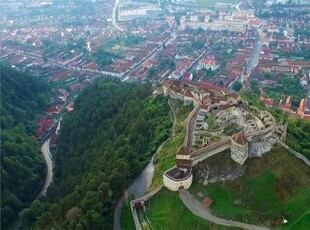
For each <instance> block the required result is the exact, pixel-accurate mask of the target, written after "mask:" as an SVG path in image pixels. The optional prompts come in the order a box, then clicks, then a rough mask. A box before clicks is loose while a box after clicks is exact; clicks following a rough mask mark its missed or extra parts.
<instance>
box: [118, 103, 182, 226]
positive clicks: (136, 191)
mask: <svg viewBox="0 0 310 230" xmlns="http://www.w3.org/2000/svg"><path fill="white" fill-rule="evenodd" d="M168 103H169V106H170V108H171V110H172V112H173V118H174V121H173V126H172V136H174V128H175V124H176V117H175V113H174V110H173V107H172V106H171V104H170V101H169V102H168ZM166 141H167V140H166ZM166 141H164V142H163V143H162V144H161V145H160V146H159V147H158V149H157V151H156V153H155V154H154V156H153V157H152V159H151V161H150V163H149V164H148V165H147V166H146V167H145V168H144V170H143V171H142V173H141V174H140V175H139V176H138V177H137V178H136V179H135V181H134V182H133V183H132V184H131V185H130V186H129V188H128V190H127V191H126V192H125V193H124V195H123V196H122V197H121V199H120V201H119V202H118V204H117V206H116V208H115V212H114V222H113V228H114V230H119V229H120V228H121V215H122V209H123V207H124V204H125V202H126V201H127V199H128V197H129V196H131V195H134V196H135V198H136V199H137V198H140V197H143V196H144V194H145V193H146V191H147V190H148V189H149V187H150V185H151V183H152V180H153V176H154V171H155V165H154V162H153V160H154V158H155V157H156V155H157V154H158V153H159V152H160V151H161V149H162V148H163V146H164V144H165V143H166Z"/></svg>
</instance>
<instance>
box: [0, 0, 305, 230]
mask: <svg viewBox="0 0 310 230" xmlns="http://www.w3.org/2000/svg"><path fill="white" fill-rule="evenodd" d="M0 6H1V9H2V10H1V11H2V12H1V13H2V17H1V19H0V22H1V23H0V28H1V47H0V62H1V63H3V64H5V65H8V66H10V67H12V68H14V69H16V70H18V71H20V72H23V73H25V74H29V75H33V76H35V77H37V78H39V79H42V80H44V81H46V82H48V84H49V85H51V86H52V87H53V89H54V91H53V95H52V96H51V97H50V98H49V104H48V107H47V108H45V110H44V113H43V114H41V116H40V118H39V119H38V124H37V128H36V131H35V135H36V138H37V139H38V140H39V141H41V142H42V143H46V140H47V139H50V141H48V144H47V145H48V146H50V147H51V148H53V147H55V148H54V149H56V147H57V145H56V139H57V135H58V132H59V130H60V125H61V120H62V116H63V114H64V113H72V112H73V111H74V109H76V110H77V108H78V106H76V107H75V104H77V101H75V99H76V98H77V97H78V96H79V95H80V93H81V92H82V91H83V90H84V89H86V88H87V87H89V86H91V85H92V84H93V83H94V82H96V80H98V79H100V78H103V79H105V78H111V79H112V78H113V79H119V81H120V82H128V83H137V85H144V84H150V85H152V90H153V91H152V92H153V96H154V97H156V96H157V95H163V96H165V99H167V100H168V102H169V103H168V102H167V103H168V104H169V106H170V109H171V110H172V111H173V117H174V122H175V123H176V122H177V120H178V119H177V118H176V113H177V112H176V111H177V109H175V108H174V107H173V105H171V103H172V104H173V103H176V104H177V103H178V102H175V101H181V105H182V106H184V107H186V106H187V107H188V108H190V110H189V112H188V114H186V113H184V114H182V115H183V116H186V117H185V120H184V121H183V123H184V127H185V131H184V133H185V138H183V139H182V138H181V137H179V139H180V140H181V139H182V141H181V142H180V143H181V145H178V146H177V149H178V150H177V151H175V152H174V153H173V154H175V156H173V159H174V160H175V165H174V166H173V167H172V168H171V167H168V168H164V169H162V170H163V171H162V172H160V178H161V179H160V183H161V184H162V185H161V187H160V188H159V190H158V188H157V189H156V190H154V191H153V192H152V194H151V195H150V196H148V195H146V198H145V197H142V198H138V199H132V201H131V202H130V205H131V206H130V208H131V213H132V216H133V219H134V222H135V223H134V224H135V227H136V228H137V229H152V228H151V227H150V226H148V225H149V223H148V222H149V221H148V220H145V219H144V217H143V216H144V215H146V214H145V213H146V212H145V210H143V211H141V207H143V208H145V206H144V205H145V203H148V202H150V200H151V199H150V198H151V197H153V196H155V195H156V194H157V193H158V192H159V191H160V190H161V189H162V188H164V187H166V188H167V190H170V191H181V192H180V193H179V196H180V197H181V199H182V200H183V203H184V204H185V205H186V207H187V208H189V209H190V210H191V211H192V213H196V214H195V215H197V216H199V215H200V214H199V208H197V209H196V207H195V208H190V207H189V206H188V205H187V203H186V201H185V200H189V199H190V198H189V196H188V194H187V193H186V192H184V189H189V188H190V187H191V186H192V183H193V181H194V176H195V179H196V180H200V181H201V180H202V181H204V183H206V184H207V183H208V180H210V178H208V176H209V175H207V176H206V175H204V169H203V167H207V166H201V165H202V164H201V162H202V161H205V160H206V159H210V158H211V157H214V156H218V153H222V152H223V151H226V150H229V151H230V152H229V153H230V155H229V157H228V158H229V159H230V158H231V160H233V163H236V165H238V166H236V165H234V167H239V166H240V168H242V166H243V165H244V164H245V162H246V161H248V159H250V158H254V157H261V156H262V154H264V153H266V152H269V151H271V149H272V148H273V146H281V148H284V149H286V150H287V151H289V152H291V153H293V154H294V155H295V156H297V157H298V158H300V159H302V160H303V161H304V162H306V164H309V160H307V159H306V157H305V156H301V157H300V155H302V154H300V153H299V152H300V151H301V150H296V149H295V148H293V147H292V146H291V145H290V144H289V143H287V144H285V142H286V138H287V132H288V121H287V119H286V118H294V119H295V118H300V119H302V120H310V14H309V12H310V2H309V0H298V1H297V0H239V1H238V0H230V1H227V0H225V1H221V0H206V1H202V0H143V1H138V0H116V1H110V0H85V1H73V0H69V1H65V0H45V1H39V0H23V1H22V0H9V1H3V2H1V3H0ZM75 102H76V103H75ZM168 108H169V107H168ZM188 108H187V109H188ZM183 109H184V108H183ZM184 111H186V109H184ZM279 114H281V115H279ZM71 115H72V114H71ZM278 115H279V116H280V118H279V116H278ZM282 115H283V116H282ZM284 116H285V119H284V118H283V117H284ZM178 122H180V121H178ZM180 123H182V122H180ZM174 126H175V124H173V127H174ZM173 132H174V131H172V133H173ZM173 135H175V133H173V134H172V137H173ZM164 143H165V142H164ZM164 143H163V144H164ZM180 143H179V144H180ZM174 147H176V146H174ZM299 147H300V146H299ZM160 148H161V147H159V149H160ZM293 149H294V150H293ZM298 151H299V152H298ZM306 151H308V150H306ZM159 152H160V150H159ZM156 154H157V151H156ZM156 154H155V155H156ZM155 155H154V156H155ZM153 158H156V157H153ZM153 158H152V160H151V163H152V162H153V160H154V159H153ZM156 160H157V159H156ZM156 160H154V162H155V161H156ZM307 162H308V163H307ZM51 167H52V166H51ZM153 167H154V166H153ZM208 167H209V166H208ZM240 168H238V169H240ZM195 170H196V172H197V171H198V173H196V174H195V173H194V171H195ZM240 170H243V168H242V169H240ZM224 171H225V170H223V172H221V173H222V174H221V175H220V176H221V178H220V179H219V178H216V179H214V181H225V175H224V176H223V174H225V173H224ZM155 173H156V172H155ZM238 173H239V174H238ZM238 173H236V174H238V175H237V176H236V177H235V178H238V177H240V176H241V174H242V173H243V172H242V173H240V172H238ZM197 175H198V176H197ZM201 175H203V176H201ZM217 176H218V175H217ZM220 176H218V177H220ZM226 176H227V175H226ZM229 176H231V175H229ZM227 177H228V176H227ZM223 178H224V179H223ZM138 179H139V178H138ZM151 180H152V179H151ZM151 182H152V181H151ZM151 182H150V183H151ZM196 187H197V185H194V188H192V187H191V189H193V190H191V191H194V190H195V189H196ZM129 190H130V189H129ZM45 191H46V190H45ZM182 191H183V192H182ZM126 192H127V191H125V193H124V194H125V195H124V197H126ZM146 192H147V191H144V194H143V195H145V194H146ZM201 197H203V195H202V196H201ZM144 198H145V199H144ZM122 199H123V198H122ZM126 199H128V197H126ZM124 200H125V198H124ZM122 202H123V203H122ZM212 202H213V201H212V199H211V198H210V197H207V196H205V198H204V199H203V201H202V204H203V205H204V206H207V207H210V206H211V205H212ZM234 202H235V203H236V204H237V205H240V203H241V201H239V200H237V201H234ZM120 203H121V207H120V210H122V208H123V206H124V204H125V201H122V200H121V201H120ZM189 203H191V204H192V203H194V202H189ZM199 205H200V206H201V204H199ZM199 205H198V206H199ZM198 206H197V207H198ZM200 206H199V207H200ZM118 208H119V207H117V208H116V211H115V217H114V218H116V221H115V219H114V221H115V222H114V229H120V223H119V222H120V214H119V216H117V210H118ZM251 211H252V210H251ZM120 212H121V211H120ZM139 212H140V213H139ZM148 212H149V210H148ZM141 213H142V214H141ZM197 213H198V214H197ZM141 215H142V217H141ZM201 215H202V214H201ZM208 215H209V216H208ZM130 216H131V215H130ZM206 216H207V217H206V218H204V217H203V216H201V217H203V218H204V219H206V220H208V221H211V222H213V223H216V224H220V225H226V226H231V227H233V226H234V227H244V228H252V227H255V228H256V227H257V229H265V228H263V227H259V226H258V224H260V226H261V225H262V223H263V222H260V221H258V222H257V223H258V224H257V226H255V225H250V224H245V223H244V224H245V225H242V223H240V222H234V221H233V222H231V220H228V222H227V220H226V219H223V220H222V219H218V220H217V221H218V222H216V221H212V218H217V217H215V216H212V214H210V213H209V214H207V215H206ZM210 216H211V217H210ZM117 218H118V219H117ZM208 218H209V219H208ZM223 218H224V217H223ZM262 219H263V218H262ZM221 221H225V222H224V224H223V222H221ZM242 221H243V222H246V223H248V222H247V221H244V219H243V220H242ZM268 221H269V220H268ZM285 221H286V220H285V219H284V217H282V216H281V217H279V218H278V217H277V219H276V220H275V221H274V220H272V221H270V222H268V223H267V224H266V222H264V226H268V227H269V226H275V223H276V222H279V224H284V223H286V222H285ZM153 223H156V222H154V220H153ZM249 223H250V222H249ZM270 223H271V224H270ZM254 224H256V223H254ZM141 226H142V227H141Z"/></svg>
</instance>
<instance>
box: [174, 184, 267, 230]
mask: <svg viewBox="0 0 310 230" xmlns="http://www.w3.org/2000/svg"><path fill="white" fill-rule="evenodd" d="M180 198H181V200H182V201H183V203H184V204H185V206H186V207H187V208H188V209H189V210H190V211H191V212H192V213H193V214H194V215H196V216H199V217H201V218H203V219H205V220H208V221H210V222H213V223H215V224H219V225H224V226H229V227H237V228H242V229H251V230H267V229H268V228H265V227H260V226H256V225H251V224H246V223H242V222H238V221H231V220H226V219H222V218H218V217H216V216H214V215H212V213H211V212H210V211H209V210H208V209H207V208H206V207H205V206H204V205H203V204H202V203H201V202H199V201H198V200H197V199H196V198H194V197H193V196H192V195H191V194H190V193H189V192H188V191H186V190H184V189H182V190H180Z"/></svg>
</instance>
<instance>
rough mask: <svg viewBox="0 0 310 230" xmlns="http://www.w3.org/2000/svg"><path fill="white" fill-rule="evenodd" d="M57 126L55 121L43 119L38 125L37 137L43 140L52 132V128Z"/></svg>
mask: <svg viewBox="0 0 310 230" xmlns="http://www.w3.org/2000/svg"><path fill="white" fill-rule="evenodd" d="M54 126H55V121H54V120H52V119H41V120H40V121H39V124H38V128H37V130H36V135H37V137H38V139H40V140H41V139H42V138H43V137H44V136H45V134H46V133H47V132H48V131H50V130H52V128H53V127H54Z"/></svg>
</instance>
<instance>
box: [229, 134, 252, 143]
mask: <svg viewBox="0 0 310 230" xmlns="http://www.w3.org/2000/svg"><path fill="white" fill-rule="evenodd" d="M231 138H232V139H233V141H234V142H236V143H237V144H239V145H245V144H246V143H247V142H248V141H247V139H246V137H245V136H244V134H243V133H242V132H240V133H236V134H234V135H232V137H231Z"/></svg>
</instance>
